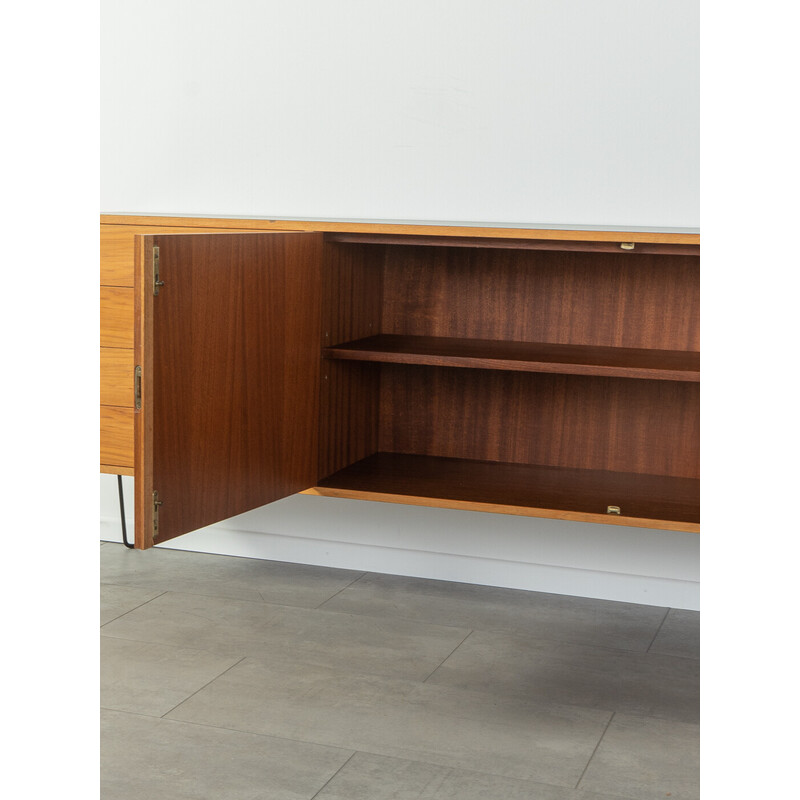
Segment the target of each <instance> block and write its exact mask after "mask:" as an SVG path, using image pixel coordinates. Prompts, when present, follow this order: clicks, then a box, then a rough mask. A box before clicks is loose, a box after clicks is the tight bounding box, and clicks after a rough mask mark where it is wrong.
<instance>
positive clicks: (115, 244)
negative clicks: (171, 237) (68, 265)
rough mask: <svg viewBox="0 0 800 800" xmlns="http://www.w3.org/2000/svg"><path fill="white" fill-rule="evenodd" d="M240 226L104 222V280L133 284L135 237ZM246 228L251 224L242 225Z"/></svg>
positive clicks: (120, 283) (103, 283) (198, 231)
mask: <svg viewBox="0 0 800 800" xmlns="http://www.w3.org/2000/svg"><path fill="white" fill-rule="evenodd" d="M235 230H237V229H235V228H234V229H231V228H219V227H214V226H212V227H202V228H198V227H190V226H169V225H158V224H153V225H151V224H144V225H110V224H101V225H100V284H101V285H103V286H128V287H130V288H133V264H134V256H133V237H134V236H141V235H143V234H156V233H170V234H173V233H214V232H217V231H224V232H228V233H231V232H233V231H235ZM239 230H243V231H246V230H247V227H246V226H245V227H244V228H241V227H240V228H239Z"/></svg>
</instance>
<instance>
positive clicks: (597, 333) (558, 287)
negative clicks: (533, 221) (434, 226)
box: [381, 246, 700, 351]
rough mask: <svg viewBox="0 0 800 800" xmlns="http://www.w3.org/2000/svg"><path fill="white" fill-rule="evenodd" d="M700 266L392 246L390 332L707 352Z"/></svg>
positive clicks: (619, 257)
mask: <svg viewBox="0 0 800 800" xmlns="http://www.w3.org/2000/svg"><path fill="white" fill-rule="evenodd" d="M699 293H700V280H699V259H698V258H696V257H693V256H658V255H638V256H636V257H632V256H630V255H626V254H624V253H621V254H616V253H613V254H607V253H558V252H538V251H522V250H480V249H474V248H453V249H447V248H439V247H401V246H390V247H387V262H386V271H385V275H384V312H383V324H382V331H381V333H387V334H404V335H415V336H448V337H458V338H468V339H470V338H471V339H498V340H504V341H517V342H550V343H553V344H592V345H596V346H606V347H637V348H655V349H659V350H694V351H697V350H699V349H700V341H699V336H700V326H699V315H700V310H699V305H700V304H699Z"/></svg>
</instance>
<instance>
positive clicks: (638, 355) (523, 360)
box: [323, 334, 700, 382]
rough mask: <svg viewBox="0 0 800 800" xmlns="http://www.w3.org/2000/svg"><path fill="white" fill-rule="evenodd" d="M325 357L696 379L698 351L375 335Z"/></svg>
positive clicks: (325, 352)
mask: <svg viewBox="0 0 800 800" xmlns="http://www.w3.org/2000/svg"><path fill="white" fill-rule="evenodd" d="M323 355H324V356H325V357H326V358H334V359H345V360H353V361H377V362H382V363H391V364H425V365H429V366H438V367H468V368H473V369H494V370H511V371H515V372H553V373H560V374H567V375H601V376H607V377H615V378H640V379H648V380H667V381H693V382H698V381H699V380H700V353H694V352H685V351H679V350H645V349H640V348H633V347H595V346H592V345H574V344H549V343H540V342H536V343H529V342H502V341H494V340H486V339H454V338H446V337H438V336H398V335H393V334H379V335H377V336H369V337H367V338H366V339H358V340H357V341H353V342H346V343H344V344H338V345H335V346H334V347H326V348H324V349H323Z"/></svg>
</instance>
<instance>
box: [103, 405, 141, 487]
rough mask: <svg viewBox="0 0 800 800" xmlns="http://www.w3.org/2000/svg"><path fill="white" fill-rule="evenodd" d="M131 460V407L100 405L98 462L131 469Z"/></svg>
mask: <svg viewBox="0 0 800 800" xmlns="http://www.w3.org/2000/svg"><path fill="white" fill-rule="evenodd" d="M133 462H134V454H133V409H132V408H120V407H118V406H100V463H101V464H106V465H114V466H123V467H126V468H128V469H132V468H133ZM119 474H123V473H119Z"/></svg>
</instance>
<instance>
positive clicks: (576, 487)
mask: <svg viewBox="0 0 800 800" xmlns="http://www.w3.org/2000/svg"><path fill="white" fill-rule="evenodd" d="M320 485H321V486H322V487H327V486H331V487H336V488H340V489H348V490H353V491H365V492H376V493H381V494H389V495H401V496H410V497H431V498H445V499H449V500H455V501H465V502H470V503H484V504H491V505H500V506H510V507H512V508H520V507H525V506H531V507H538V508H542V509H558V510H562V511H565V512H570V511H573V512H579V513H585V514H606V515H608V507H609V506H616V507H617V508H619V509H620V515H622V516H625V517H634V518H639V519H645V520H646V519H654V520H672V521H674V522H686V523H697V522H699V520H700V497H699V492H698V483H697V481H696V480H692V479H690V478H674V477H666V476H663V475H646V474H645V475H643V474H640V473H630V472H611V471H608V470H590V469H568V468H565V467H544V466H538V465H531V464H504V463H498V462H494V461H492V462H488V461H473V460H463V459H457V458H435V457H428V456H419V455H403V454H399V453H376V454H375V455H372V456H369V457H368V458H365V459H363V460H361V461H358V462H356V463H355V464H353V465H352V466H350V467H347V468H346V469H343V470H341V472H337V473H336V474H334V475H331V476H330V477H329V478H326V479H325V480H323V481H321V482H320Z"/></svg>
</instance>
